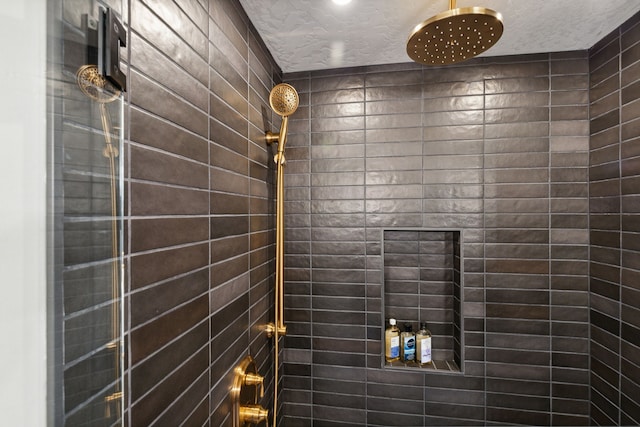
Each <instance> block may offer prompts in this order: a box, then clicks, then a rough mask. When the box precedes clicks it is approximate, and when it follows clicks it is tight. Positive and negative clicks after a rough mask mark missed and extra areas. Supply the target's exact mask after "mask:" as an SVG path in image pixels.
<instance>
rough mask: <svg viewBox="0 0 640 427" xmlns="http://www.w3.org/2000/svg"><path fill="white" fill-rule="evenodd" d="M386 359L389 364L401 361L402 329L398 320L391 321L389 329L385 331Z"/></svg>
mask: <svg viewBox="0 0 640 427" xmlns="http://www.w3.org/2000/svg"><path fill="white" fill-rule="evenodd" d="M384 358H385V359H386V361H387V362H395V361H396V360H399V359H400V329H398V327H397V326H396V319H389V327H388V328H387V329H386V330H385V331H384Z"/></svg>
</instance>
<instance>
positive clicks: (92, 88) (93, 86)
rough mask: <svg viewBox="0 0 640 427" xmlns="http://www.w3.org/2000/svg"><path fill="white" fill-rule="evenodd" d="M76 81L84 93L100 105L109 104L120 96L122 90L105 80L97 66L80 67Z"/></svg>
mask: <svg viewBox="0 0 640 427" xmlns="http://www.w3.org/2000/svg"><path fill="white" fill-rule="evenodd" d="M76 81H77V82H78V86H80V90H81V91H82V93H84V94H85V95H87V96H88V97H89V98H91V99H93V100H94V101H96V102H99V103H100V104H108V103H110V102H112V101H115V100H116V99H118V97H119V96H120V90H118V89H117V88H116V87H115V86H114V85H113V84H111V82H109V81H108V80H107V79H105V78H104V77H103V76H102V75H101V74H100V72H98V67H96V66H95V65H83V66H82V67H80V68H79V69H78V71H77V72H76Z"/></svg>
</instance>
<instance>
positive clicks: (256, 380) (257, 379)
mask: <svg viewBox="0 0 640 427" xmlns="http://www.w3.org/2000/svg"><path fill="white" fill-rule="evenodd" d="M244 385H259V386H260V397H261V398H262V397H263V396H264V377H262V376H261V375H258V374H252V373H248V374H245V376H244Z"/></svg>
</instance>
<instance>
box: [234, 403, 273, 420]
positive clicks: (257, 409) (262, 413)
mask: <svg viewBox="0 0 640 427" xmlns="http://www.w3.org/2000/svg"><path fill="white" fill-rule="evenodd" d="M268 419H269V411H267V410H266V409H264V408H263V407H262V406H260V405H244V406H240V425H243V423H251V424H258V423H261V422H263V421H267V420H268Z"/></svg>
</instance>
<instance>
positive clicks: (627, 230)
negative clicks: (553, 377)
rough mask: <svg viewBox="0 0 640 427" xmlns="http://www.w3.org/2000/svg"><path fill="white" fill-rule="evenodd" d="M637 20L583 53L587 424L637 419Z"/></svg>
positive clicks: (639, 367) (639, 26) (639, 118)
mask: <svg viewBox="0 0 640 427" xmlns="http://www.w3.org/2000/svg"><path fill="white" fill-rule="evenodd" d="M639 22H640V19H639V18H638V16H636V17H634V18H632V19H631V20H629V21H628V22H627V23H626V24H624V25H623V26H621V27H620V28H619V29H617V30H616V31H615V32H613V33H612V34H610V35H609V36H607V37H605V38H604V39H603V40H602V41H600V42H599V43H598V44H597V45H596V46H594V47H593V48H592V49H591V51H590V54H589V61H590V67H591V83H590V93H591V97H590V98H591V99H590V101H591V145H590V174H589V181H590V186H591V198H590V205H589V207H590V209H589V213H590V223H591V233H590V234H591V260H590V261H591V262H590V272H591V280H590V282H591V284H590V285H591V346H590V354H591V360H590V362H591V421H592V423H593V424H594V425H637V424H639V423H640V405H639V404H638V398H637V396H638V392H639V391H640V356H639V355H640V349H639V348H638V347H640V340H638V337H639V336H640V330H639V329H640V322H639V320H638V319H640V300H639V299H638V297H639V295H640V262H639V261H640V245H639V244H638V242H639V241H640V235H639V233H640V227H639V225H640V222H639V221H638V217H639V215H638V213H639V212H640V209H638V206H639V205H638V200H639V197H638V196H639V194H640V161H639V160H640V149H639V148H638V147H640V144H639V139H638V137H639V136H640V133H639V129H640V127H638V124H640V110H639V109H638V105H640V104H638V102H639V101H638V95H639V92H638V87H640V74H639V73H638V70H639V69H640V61H639V60H640V43H639V42H640V24H639Z"/></svg>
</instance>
